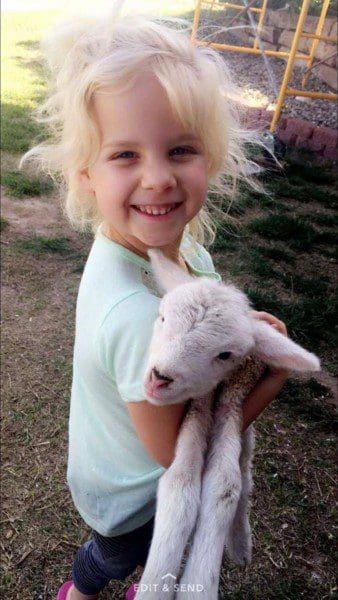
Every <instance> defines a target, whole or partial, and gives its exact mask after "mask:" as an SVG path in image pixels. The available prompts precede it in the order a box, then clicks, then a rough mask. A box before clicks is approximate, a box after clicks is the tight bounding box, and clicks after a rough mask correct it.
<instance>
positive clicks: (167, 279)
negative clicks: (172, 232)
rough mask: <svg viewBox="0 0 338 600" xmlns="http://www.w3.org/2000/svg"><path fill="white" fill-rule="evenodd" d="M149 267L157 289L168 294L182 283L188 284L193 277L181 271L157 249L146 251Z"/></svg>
mask: <svg viewBox="0 0 338 600" xmlns="http://www.w3.org/2000/svg"><path fill="white" fill-rule="evenodd" d="M148 256H149V258H150V262H151V266H152V268H153V271H154V275H155V279H156V281H157V283H158V285H159V287H160V288H161V289H162V290H163V291H164V292H170V291H171V290H173V289H174V288H175V287H177V286H178V285H181V284H182V283H190V282H191V281H193V280H194V279H193V277H191V275H189V274H188V273H186V272H185V271H183V269H181V268H180V267H179V266H178V265H176V264H175V263H174V262H173V261H172V260H169V258H167V257H166V256H165V255H164V254H163V252H161V250H159V249H158V248H151V249H150V250H148Z"/></svg>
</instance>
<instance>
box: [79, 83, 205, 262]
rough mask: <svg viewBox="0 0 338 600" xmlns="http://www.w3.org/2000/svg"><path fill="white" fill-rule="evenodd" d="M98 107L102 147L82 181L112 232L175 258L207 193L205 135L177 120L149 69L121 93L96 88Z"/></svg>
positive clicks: (132, 245)
mask: <svg viewBox="0 0 338 600" xmlns="http://www.w3.org/2000/svg"><path fill="white" fill-rule="evenodd" d="M93 109H94V111H93V112H94V117H95V121H96V123H97V125H98V128H99V131H100V134H101V140H100V148H99V152H98V154H97V156H96V159H95V162H94V163H93V164H92V165H91V166H90V167H89V168H88V169H87V170H86V171H83V172H81V175H80V180H81V183H82V185H83V186H84V187H86V189H87V190H90V191H91V192H93V193H94V194H95V198H96V202H97V205H98V208H99V211H100V213H101V215H102V219H103V221H104V222H105V232H106V235H109V237H111V238H112V239H113V240H114V241H117V242H118V243H120V244H122V245H123V246H125V247H127V248H129V249H131V250H133V251H134V252H136V253H138V254H141V255H142V256H147V254H146V253H147V249H148V248H150V247H161V248H162V249H163V251H164V252H167V253H168V254H170V255H171V256H173V255H174V256H177V255H178V249H179V246H180V242H181V238H182V234H183V231H184V227H185V226H186V224H187V223H189V221H191V220H192V219H193V218H194V217H195V216H196V215H197V213H198V212H199V210H200V209H201V208H202V206H203V202H204V200H205V197H206V192H207V170H206V161H205V157H204V153H203V147H202V143H201V141H200V140H199V139H198V138H197V137H196V136H195V135H194V134H193V133H192V132H191V131H187V130H186V128H184V127H183V125H182V124H181V123H180V122H179V121H178V120H177V119H176V117H175V116H174V114H173V111H172V109H171V106H170V103H169V100H168V97H167V94H166V92H165V90H164V88H163V87H162V86H161V85H160V83H159V81H158V80H157V79H156V77H155V76H154V75H152V74H150V73H143V74H140V76H139V77H138V79H136V82H135V83H134V85H133V87H131V88H130V89H128V90H127V91H125V92H123V93H120V94H113V91H112V89H109V88H106V89H105V90H102V91H100V92H97V93H96V94H95V95H94V102H93Z"/></svg>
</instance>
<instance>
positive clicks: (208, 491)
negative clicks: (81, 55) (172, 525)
mask: <svg viewBox="0 0 338 600" xmlns="http://www.w3.org/2000/svg"><path fill="white" fill-rule="evenodd" d="M240 429H241V409H240V406H238V404H237V403H236V402H233V403H230V407H229V406H226V405H220V406H219V407H218V409H217V410H216V412H215V419H214V426H213V431H212V442H211V444H210V449H209V452H208V457H207V461H206V469H205V472H204V474H203V478H202V492H201V506H200V512H199V516H198V518H197V525H196V530H195V533H194V537H193V542H192V547H191V550H190V554H189V556H188V560H187V564H186V566H185V570H184V572H183V575H182V577H181V580H180V583H179V591H178V593H177V596H176V598H177V599H179V600H193V599H194V598H195V597H196V593H197V592H198V597H199V598H201V599H202V598H203V600H217V594H218V585H219V572H220V568H221V564H222V557H223V550H224V540H225V538H226V537H228V535H229V531H230V527H231V523H232V521H233V519H234V516H235V512H236V507H237V503H238V500H239V497H240V492H241V473H240V468H239V456H240V451H241V436H240ZM194 585H195V586H199V588H198V589H197V588H193V587H192V586H194ZM201 586H202V587H201ZM189 590H191V591H189Z"/></svg>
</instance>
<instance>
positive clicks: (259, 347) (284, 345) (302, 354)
mask: <svg viewBox="0 0 338 600" xmlns="http://www.w3.org/2000/svg"><path fill="white" fill-rule="evenodd" d="M253 322H254V323H253V327H254V338H255V348H254V353H255V355H256V356H257V357H258V358H260V359H261V360H262V361H263V362H265V363H267V364H268V365H271V366H274V367H282V368H285V369H293V370H294V371H320V362H319V359H318V358H317V356H316V355H315V354H312V353H311V352H308V351H307V350H304V348H302V347H301V346H299V345H298V344H296V343H295V342H293V341H292V340H290V338H288V337H286V336H285V335H283V334H281V333H279V331H277V330H276V329H275V328H274V327H271V325H269V324H268V323H266V322H265V321H261V320H260V319H253Z"/></svg>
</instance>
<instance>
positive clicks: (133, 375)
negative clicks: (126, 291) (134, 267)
mask: <svg viewBox="0 0 338 600" xmlns="http://www.w3.org/2000/svg"><path fill="white" fill-rule="evenodd" d="M160 301H161V300H160V298H157V297H156V296H153V295H152V294H149V293H147V292H142V291H140V292H135V293H134V294H133V295H131V296H129V297H128V298H125V299H124V300H122V301H120V302H119V304H117V305H116V306H114V307H113V308H112V309H111V310H110V312H109V314H108V315H107V316H106V318H105V320H104V322H103V323H102V324H101V327H100V331H99V334H98V336H97V339H96V344H97V356H98V360H99V362H100V365H101V367H102V368H103V369H104V371H105V373H106V375H108V377H109V378H110V379H112V381H113V383H114V384H115V385H116V388H117V391H118V393H119V395H120V396H121V398H122V399H123V400H124V401H125V402H131V401H132V402H137V401H142V400H145V398H144V392H143V378H144V374H145V370H146V365H147V361H148V356H149V345H150V341H151V337H152V333H153V326H154V322H155V320H156V319H157V317H158V308H159V304H160Z"/></svg>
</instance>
